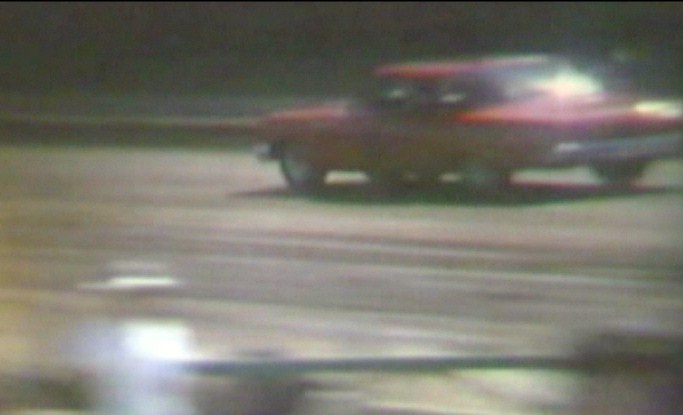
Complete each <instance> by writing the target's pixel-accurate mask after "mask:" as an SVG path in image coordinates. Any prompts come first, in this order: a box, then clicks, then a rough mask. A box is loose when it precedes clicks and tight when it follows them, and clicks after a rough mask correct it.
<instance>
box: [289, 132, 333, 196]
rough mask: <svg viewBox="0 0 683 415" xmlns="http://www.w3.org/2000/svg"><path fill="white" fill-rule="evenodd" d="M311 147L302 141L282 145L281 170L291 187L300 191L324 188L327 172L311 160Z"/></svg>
mask: <svg viewBox="0 0 683 415" xmlns="http://www.w3.org/2000/svg"><path fill="white" fill-rule="evenodd" d="M311 159H312V157H311V147H310V146H308V145H305V144H302V143H287V144H285V145H284V146H283V147H282V153H281V156H280V170H281V171H282V175H283V176H284V178H285V180H286V181H287V184H288V185H289V187H290V188H291V189H292V190H294V191H296V192H299V193H313V192H316V191H319V190H320V189H322V187H323V186H324V184H325V176H326V175H327V172H326V171H325V169H322V168H320V167H318V166H315V165H314V164H313V163H312V162H311Z"/></svg>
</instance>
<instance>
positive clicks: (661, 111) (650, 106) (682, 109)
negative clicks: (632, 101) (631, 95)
mask: <svg viewBox="0 0 683 415" xmlns="http://www.w3.org/2000/svg"><path fill="white" fill-rule="evenodd" d="M634 109H635V110H636V112H638V113H640V114H646V115H660V116H663V117H681V116H683V104H682V103H680V102H672V101H641V102H639V103H637V104H636V105H635V106H634Z"/></svg>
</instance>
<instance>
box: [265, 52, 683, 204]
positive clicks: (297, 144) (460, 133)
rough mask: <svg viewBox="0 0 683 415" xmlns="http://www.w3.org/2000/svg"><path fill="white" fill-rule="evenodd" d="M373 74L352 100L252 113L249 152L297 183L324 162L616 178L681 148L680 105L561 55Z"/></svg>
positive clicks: (400, 171)
mask: <svg viewBox="0 0 683 415" xmlns="http://www.w3.org/2000/svg"><path fill="white" fill-rule="evenodd" d="M374 80H375V84H376V88H375V89H374V90H372V91H369V93H367V94H365V95H366V96H365V97H363V98H362V99H359V100H357V101H354V102H340V103H332V104H326V105H319V106H312V107H306V108H298V109H291V110H285V111H279V112H275V113H272V114H269V115H268V116H266V117H264V118H263V119H262V120H261V121H260V123H259V125H258V139H259V141H260V145H258V146H257V152H258V154H259V156H260V157H261V158H265V159H274V160H279V162H280V165H281V169H282V173H283V174H284V177H285V179H286V180H287V182H288V183H289V185H290V186H291V187H292V188H293V189H294V190H297V191H304V192H309V191H314V190H316V189H319V188H320V187H322V186H323V185H324V183H325V177H326V175H327V173H328V172H330V171H335V170H338V171H362V172H365V173H366V174H367V175H368V176H369V177H370V178H371V179H373V180H376V181H379V182H380V183H383V184H388V185H396V184H400V183H404V182H407V181H435V180H438V179H439V177H440V176H441V175H443V174H444V173H457V174H459V175H460V177H461V180H462V181H463V182H464V183H465V184H466V185H468V186H471V187H474V188H476V189H479V190H491V189H499V188H501V187H504V186H506V185H507V184H508V183H509V182H510V177H511V174H512V173H513V172H514V171H515V170H519V169H525V168H538V167H566V166H579V165H585V166H590V167H592V168H593V169H594V171H595V172H596V173H597V175H598V176H599V177H601V178H602V179H604V180H605V181H607V182H608V183H620V184H625V183H629V182H631V181H633V180H635V179H637V178H638V177H639V176H641V175H642V173H643V171H644V169H645V168H646V166H647V165H648V163H649V162H651V161H653V160H655V159H660V158H664V157H675V156H679V155H680V154H681V148H682V147H683V146H682V142H683V141H682V139H683V134H682V131H683V128H682V127H683V108H682V106H681V103H680V102H677V101H664V100H654V99H646V98H644V97H638V96H633V95H631V94H628V93H626V92H615V91H609V90H607V89H605V88H604V87H603V86H602V85H601V84H600V83H598V82H597V81H596V80H595V79H593V78H591V77H590V76H588V75H586V74H582V73H581V72H579V71H578V70H577V69H575V67H574V66H572V64H571V63H570V62H569V61H567V60H565V59H563V58H558V57H552V56H519V57H496V58H481V59H475V60H466V61H446V62H419V63H404V64H397V65H387V66H382V67H379V68H377V69H376V70H375V72H374Z"/></svg>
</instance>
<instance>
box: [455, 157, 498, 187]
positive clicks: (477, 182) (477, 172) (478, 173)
mask: <svg viewBox="0 0 683 415" xmlns="http://www.w3.org/2000/svg"><path fill="white" fill-rule="evenodd" d="M461 177H462V181H463V183H464V184H465V186H467V187H469V188H473V189H477V190H493V189H499V188H501V187H504V186H505V185H507V184H508V182H509V173H508V172H507V171H504V170H501V169H495V168H493V167H491V166H488V165H487V164H484V163H480V162H470V163H467V164H466V165H465V167H464V168H463V169H462V171H461Z"/></svg>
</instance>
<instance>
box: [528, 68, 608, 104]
mask: <svg viewBox="0 0 683 415" xmlns="http://www.w3.org/2000/svg"><path fill="white" fill-rule="evenodd" d="M536 87H537V88H539V89H541V90H544V91H547V92H549V93H551V94H553V95H555V96H557V97H561V98H562V97H572V96H579V95H590V94H595V93H598V92H600V91H602V85H600V83H599V82H597V81H596V80H595V79H593V78H591V77H590V76H587V75H583V74H579V73H574V72H562V73H559V74H557V75H556V76H555V77H553V78H550V79H545V80H542V81H539V82H537V83H536Z"/></svg>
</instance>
